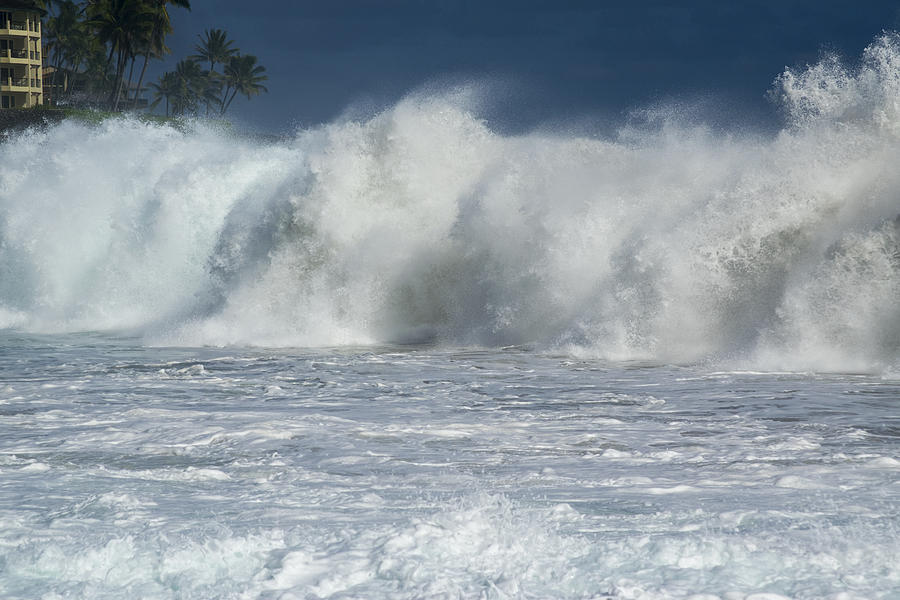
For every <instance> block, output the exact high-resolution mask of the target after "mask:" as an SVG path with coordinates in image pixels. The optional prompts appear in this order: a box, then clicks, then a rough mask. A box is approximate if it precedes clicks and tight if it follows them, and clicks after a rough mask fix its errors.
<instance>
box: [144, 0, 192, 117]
mask: <svg viewBox="0 0 900 600" xmlns="http://www.w3.org/2000/svg"><path fill="white" fill-rule="evenodd" d="M144 1H145V2H149V12H150V14H151V18H152V21H153V26H152V27H151V28H150V31H149V35H147V36H146V38H145V39H144V40H143V44H142V48H141V54H143V56H144V66H143V67H141V76H140V77H139V78H138V83H137V87H138V90H140V88H141V84H143V82H144V74H145V73H146V72H147V63H149V62H150V58H151V57H152V58H162V57H163V56H164V55H166V54H168V53H169V49H168V48H167V47H166V44H165V39H166V36H167V35H169V34H170V33H172V22H171V20H170V19H169V10H168V5H169V4H171V5H172V6H180V7H181V8H186V9H188V10H191V3H190V1H189V0H144ZM134 103H135V105H136V104H137V94H135V96H134Z"/></svg>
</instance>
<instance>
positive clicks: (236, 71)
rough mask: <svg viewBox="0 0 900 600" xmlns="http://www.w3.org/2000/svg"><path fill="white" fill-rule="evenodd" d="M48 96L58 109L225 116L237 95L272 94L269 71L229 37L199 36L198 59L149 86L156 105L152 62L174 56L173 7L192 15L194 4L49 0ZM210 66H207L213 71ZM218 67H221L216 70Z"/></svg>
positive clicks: (181, 0)
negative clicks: (148, 77)
mask: <svg viewBox="0 0 900 600" xmlns="http://www.w3.org/2000/svg"><path fill="white" fill-rule="evenodd" d="M38 4H39V5H41V6H42V7H44V8H45V9H46V10H47V11H48V12H49V15H50V16H49V18H48V19H47V24H46V27H45V28H44V37H45V48H46V56H47V57H48V60H47V62H46V66H47V67H48V68H47V71H49V78H47V77H45V82H47V80H49V81H48V83H49V85H47V83H45V87H47V90H45V93H47V94H48V96H49V98H50V104H51V106H67V107H78V108H94V109H103V110H107V111H112V112H121V111H133V110H137V109H144V108H146V109H149V110H150V111H153V110H154V109H156V108H157V107H161V106H164V107H165V115H166V116H167V117H169V116H206V117H209V116H219V117H221V116H222V115H224V114H225V113H226V112H227V110H228V108H229V107H230V106H231V103H232V102H233V101H234V99H235V97H236V96H238V95H242V96H246V97H247V98H248V99H250V98H252V97H253V96H256V95H259V94H261V93H264V92H268V89H267V88H266V87H265V85H264V84H263V82H264V81H266V80H267V79H268V77H267V76H266V75H265V70H266V69H265V67H263V66H262V65H260V64H259V62H258V59H257V58H256V56H253V55H251V54H242V53H241V51H240V50H239V49H238V48H236V47H235V46H234V41H233V40H230V39H228V34H227V32H225V31H223V30H220V29H208V30H206V31H205V32H204V34H203V35H198V38H199V40H200V42H199V43H198V44H197V45H196V46H195V51H196V52H197V53H196V54H194V55H192V56H189V57H187V58H185V59H183V60H181V61H179V62H178V64H177V65H176V67H175V70H173V71H169V72H166V73H164V74H163V75H162V76H161V77H160V78H159V80H158V81H156V82H153V83H151V84H150V85H149V89H150V90H151V91H152V93H153V101H152V102H150V103H149V104H148V103H147V100H145V99H143V98H142V92H143V91H145V88H144V77H145V74H146V71H147V65H148V64H149V62H150V61H151V60H161V59H163V58H164V57H165V56H166V55H168V54H169V52H170V50H169V48H168V47H167V46H166V44H165V41H166V37H167V36H168V35H169V34H170V33H172V24H171V20H170V18H169V7H170V6H172V7H179V8H184V9H186V10H190V8H191V6H190V1H189V0H79V1H77V2H76V1H73V0H43V1H42V2H38ZM207 67H208V68H207ZM217 67H221V68H220V69H217Z"/></svg>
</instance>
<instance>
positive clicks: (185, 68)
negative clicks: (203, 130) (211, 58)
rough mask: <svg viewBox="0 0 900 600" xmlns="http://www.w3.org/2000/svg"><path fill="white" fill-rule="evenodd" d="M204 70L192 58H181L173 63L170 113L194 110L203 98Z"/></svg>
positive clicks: (205, 79) (178, 113)
mask: <svg viewBox="0 0 900 600" xmlns="http://www.w3.org/2000/svg"><path fill="white" fill-rule="evenodd" d="M206 82H207V77H206V72H205V71H204V70H203V67H201V66H200V64H199V63H197V62H196V61H193V60H182V61H179V62H178V64H177V65H175V71H174V83H175V85H174V92H173V94H172V113H173V114H176V115H183V114H185V113H192V112H196V110H197V103H198V102H199V101H200V100H202V99H203V98H204V94H205V88H206Z"/></svg>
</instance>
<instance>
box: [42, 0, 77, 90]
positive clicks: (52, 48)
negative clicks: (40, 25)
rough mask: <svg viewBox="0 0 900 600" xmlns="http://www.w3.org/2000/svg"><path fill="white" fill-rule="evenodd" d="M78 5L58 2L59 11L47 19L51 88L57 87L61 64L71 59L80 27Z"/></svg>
mask: <svg viewBox="0 0 900 600" xmlns="http://www.w3.org/2000/svg"><path fill="white" fill-rule="evenodd" d="M78 17H79V9H78V6H77V5H76V4H75V3H74V2H72V1H71V0H65V1H63V2H60V3H59V13H58V14H57V15H56V16H53V17H50V18H49V19H48V20H47V25H46V27H45V33H46V37H47V44H46V47H47V51H48V52H49V53H52V55H53V57H54V72H53V89H54V90H56V89H57V84H58V80H59V73H60V71H61V70H62V68H63V65H64V64H65V63H67V62H70V61H71V59H72V54H73V49H74V47H75V45H76V43H77V40H76V38H77V36H78V34H79V29H80V28H81V22H80V21H79V19H78Z"/></svg>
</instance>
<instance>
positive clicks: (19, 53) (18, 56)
mask: <svg viewBox="0 0 900 600" xmlns="http://www.w3.org/2000/svg"><path fill="white" fill-rule="evenodd" d="M31 54H34V53H33V52H29V51H28V50H18V49H13V48H8V49H6V50H2V49H0V62H4V63H14V64H22V65H24V64H27V63H29V62H36V61H35V60H34V59H33V58H31Z"/></svg>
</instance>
